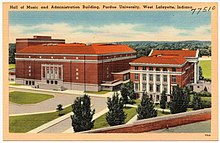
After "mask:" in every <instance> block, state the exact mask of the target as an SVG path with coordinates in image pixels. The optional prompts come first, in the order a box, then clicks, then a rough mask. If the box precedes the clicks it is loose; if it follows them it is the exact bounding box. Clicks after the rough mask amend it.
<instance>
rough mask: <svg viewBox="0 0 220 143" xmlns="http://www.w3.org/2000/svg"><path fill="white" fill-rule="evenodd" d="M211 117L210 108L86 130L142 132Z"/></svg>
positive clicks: (94, 131)
mask: <svg viewBox="0 0 220 143" xmlns="http://www.w3.org/2000/svg"><path fill="white" fill-rule="evenodd" d="M210 119H211V108H210V109H202V110H197V111H191V112H186V113H179V114H173V115H166V116H161V117H156V118H151V119H145V120H139V121H136V122H134V123H133V124H125V125H119V126H113V127H107V128H102V129H96V130H90V131H86V132H89V133H142V132H148V131H153V130H159V129H164V128H167V126H168V127H175V126H180V125H185V124H190V123H195V122H200V121H206V120H210Z"/></svg>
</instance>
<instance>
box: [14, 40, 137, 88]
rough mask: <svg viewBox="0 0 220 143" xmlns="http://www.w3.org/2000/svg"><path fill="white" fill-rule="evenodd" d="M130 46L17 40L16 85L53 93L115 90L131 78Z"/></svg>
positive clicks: (132, 55)
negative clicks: (68, 90)
mask: <svg viewBox="0 0 220 143" xmlns="http://www.w3.org/2000/svg"><path fill="white" fill-rule="evenodd" d="M135 58H136V51H135V50H133V49H132V48H130V47H128V46H126V45H115V44H90V45H86V44H83V43H73V44H65V40H63V39H51V37H50V36H34V38H25V39H16V83H17V84H24V85H30V86H33V87H35V88H45V89H53V90H63V89H72V90H83V91H100V90H115V89H117V88H119V87H120V85H121V84H122V83H125V82H128V81H129V79H130V70H129V69H130V65H129V62H131V61H132V60H134V59H135Z"/></svg>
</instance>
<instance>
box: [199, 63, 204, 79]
mask: <svg viewBox="0 0 220 143" xmlns="http://www.w3.org/2000/svg"><path fill="white" fill-rule="evenodd" d="M203 79H204V77H203V73H202V67H201V66H199V80H203Z"/></svg>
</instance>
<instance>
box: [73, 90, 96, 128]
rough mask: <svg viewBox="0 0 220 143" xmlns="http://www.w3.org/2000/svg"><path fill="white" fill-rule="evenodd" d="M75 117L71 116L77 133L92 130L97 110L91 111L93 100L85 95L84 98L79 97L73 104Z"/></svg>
mask: <svg viewBox="0 0 220 143" xmlns="http://www.w3.org/2000/svg"><path fill="white" fill-rule="evenodd" d="M72 108H73V110H72V111H73V115H71V119H72V126H73V129H74V131H75V132H80V131H86V130H90V129H92V128H93V126H94V121H92V118H93V115H94V114H95V109H93V110H91V99H90V97H89V96H88V95H86V94H84V96H83V97H77V98H76V100H75V101H74V104H72Z"/></svg>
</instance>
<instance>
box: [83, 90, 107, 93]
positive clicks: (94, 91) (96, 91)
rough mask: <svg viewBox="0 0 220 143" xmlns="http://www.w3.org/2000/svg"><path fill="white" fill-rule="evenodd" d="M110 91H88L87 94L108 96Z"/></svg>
mask: <svg viewBox="0 0 220 143" xmlns="http://www.w3.org/2000/svg"><path fill="white" fill-rule="evenodd" d="M108 92H110V91H108V90H102V91H86V92H85V93H90V94H106V93H108Z"/></svg>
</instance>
